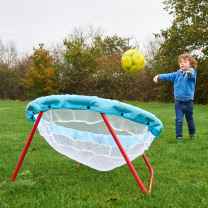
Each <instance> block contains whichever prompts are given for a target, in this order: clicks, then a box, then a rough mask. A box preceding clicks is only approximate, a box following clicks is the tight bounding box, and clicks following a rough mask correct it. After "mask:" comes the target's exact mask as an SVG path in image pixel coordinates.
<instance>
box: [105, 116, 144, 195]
mask: <svg viewBox="0 0 208 208" xmlns="http://www.w3.org/2000/svg"><path fill="white" fill-rule="evenodd" d="M101 116H102V118H103V120H104V121H105V123H106V125H107V127H108V129H109V131H110V133H111V134H112V136H113V138H114V140H115V142H116V144H117V145H118V148H119V149H120V151H121V153H122V155H123V157H124V159H125V160H126V163H127V164H128V166H129V168H130V170H131V172H132V174H133V176H134V178H135V179H136V181H137V183H138V185H139V187H140V189H141V190H142V192H143V193H144V194H147V191H146V189H145V187H144V185H143V183H142V182H141V180H140V178H139V176H138V174H137V172H136V170H135V169H134V167H133V165H132V163H131V161H130V159H129V158H128V155H127V154H126V152H125V150H124V148H123V146H122V145H121V143H120V141H119V139H118V137H117V136H116V134H115V132H114V130H113V128H112V126H111V124H110V122H109V121H108V119H107V116H106V115H105V114H103V113H101Z"/></svg>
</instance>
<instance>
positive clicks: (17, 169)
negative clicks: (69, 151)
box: [11, 111, 43, 182]
mask: <svg viewBox="0 0 208 208" xmlns="http://www.w3.org/2000/svg"><path fill="white" fill-rule="evenodd" d="M42 115H43V111H41V112H39V114H38V117H37V119H36V121H35V123H34V126H33V128H32V131H31V133H30V136H29V138H28V140H27V143H26V145H25V147H24V149H23V152H22V155H21V157H20V159H19V162H18V164H17V166H16V169H15V171H14V173H13V176H12V178H11V182H12V181H15V179H16V176H17V174H18V172H19V169H20V167H21V165H22V162H23V160H24V158H25V155H26V153H27V150H28V148H29V146H30V143H31V141H32V138H33V136H34V134H35V130H36V129H37V126H38V124H39V122H40V119H41V117H42Z"/></svg>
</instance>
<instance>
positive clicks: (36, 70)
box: [21, 44, 58, 97]
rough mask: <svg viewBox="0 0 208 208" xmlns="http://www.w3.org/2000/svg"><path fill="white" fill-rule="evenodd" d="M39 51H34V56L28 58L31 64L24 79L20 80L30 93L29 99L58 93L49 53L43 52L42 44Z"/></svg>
mask: <svg viewBox="0 0 208 208" xmlns="http://www.w3.org/2000/svg"><path fill="white" fill-rule="evenodd" d="M39 46H40V47H39V49H34V54H33V55H32V56H30V60H31V61H32V64H30V65H29V68H27V69H26V75H25V78H22V79H21V83H22V85H23V86H25V87H27V88H28V89H29V90H30V91H29V93H28V95H29V96H31V97H39V96H46V95H51V94H56V93H58V89H57V88H58V86H57V85H56V83H55V80H56V79H57V78H58V77H57V76H56V66H55V64H54V62H53V58H52V56H51V55H49V51H47V50H45V49H44V48H43V47H44V44H39Z"/></svg>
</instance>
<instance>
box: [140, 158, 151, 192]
mask: <svg viewBox="0 0 208 208" xmlns="http://www.w3.org/2000/svg"><path fill="white" fill-rule="evenodd" d="M142 157H143V158H144V161H145V162H146V164H147V166H148V168H149V170H150V173H151V178H150V184H149V190H148V192H149V193H150V192H151V191H152V182H153V178H154V176H153V175H154V171H153V169H152V167H151V165H150V163H149V161H148V160H147V157H146V155H145V154H143V155H142Z"/></svg>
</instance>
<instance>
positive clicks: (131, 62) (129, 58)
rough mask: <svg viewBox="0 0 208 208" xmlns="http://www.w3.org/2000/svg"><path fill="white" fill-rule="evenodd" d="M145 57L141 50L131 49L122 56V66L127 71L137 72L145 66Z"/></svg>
mask: <svg viewBox="0 0 208 208" xmlns="http://www.w3.org/2000/svg"><path fill="white" fill-rule="evenodd" d="M144 64H145V57H144V54H143V53H142V52H141V51H138V50H136V49H130V50H128V51H126V52H125V53H124V54H123V56H122V58H121V66H122V67H123V69H125V70H126V71H127V72H130V73H137V72H139V71H140V70H142V69H143V68H144Z"/></svg>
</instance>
